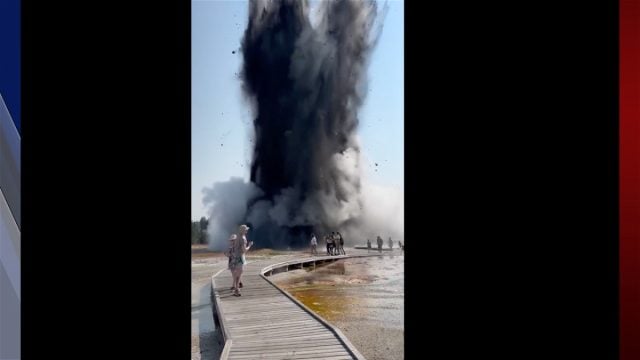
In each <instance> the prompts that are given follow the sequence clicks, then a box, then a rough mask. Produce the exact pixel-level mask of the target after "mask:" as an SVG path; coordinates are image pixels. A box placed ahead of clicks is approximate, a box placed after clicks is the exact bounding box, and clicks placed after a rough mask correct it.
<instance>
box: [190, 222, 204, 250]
mask: <svg viewBox="0 0 640 360" xmlns="http://www.w3.org/2000/svg"><path fill="white" fill-rule="evenodd" d="M201 233H202V230H201V229H200V223H199V222H198V221H192V222H191V244H198V243H199V242H200V238H201Z"/></svg>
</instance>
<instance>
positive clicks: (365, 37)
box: [205, 0, 381, 248]
mask: <svg viewBox="0 0 640 360" xmlns="http://www.w3.org/2000/svg"><path fill="white" fill-rule="evenodd" d="M318 11H319V13H318V15H319V18H318V21H317V23H316V24H312V23H311V19H310V17H309V15H310V13H309V6H308V2H307V1H300V0H263V1H258V0H254V1H250V3H249V21H248V25H247V29H246V30H245V33H244V37H243V40H242V50H241V53H242V57H243V67H242V71H241V79H242V86H243V91H244V94H245V96H246V97H247V98H248V99H249V100H250V102H251V103H252V104H253V107H254V108H253V110H254V115H255V118H254V120H253V130H254V133H255V141H254V148H253V157H252V163H251V173H250V181H251V185H250V186H248V187H247V189H249V190H250V191H249V193H250V196H245V198H243V197H239V200H240V201H243V200H246V203H244V204H242V205H243V206H241V208H242V210H246V212H245V213H244V216H243V217H239V216H238V217H237V220H236V222H248V223H249V224H250V225H251V226H252V230H251V232H250V234H251V239H252V240H253V241H254V242H255V243H256V245H258V246H266V247H274V248H282V247H289V246H290V247H298V246H306V245H307V244H308V241H309V235H310V233H311V232H316V233H317V234H325V233H326V232H331V231H341V232H342V233H343V234H345V233H349V232H350V231H349V229H353V228H354V227H358V226H359V225H361V224H362V222H363V221H364V220H363V219H362V215H363V204H364V203H366V202H365V201H363V197H362V191H361V190H362V184H361V178H360V176H361V169H360V146H359V144H358V141H357V138H356V129H357V128H358V116H357V115H358V109H359V108H360V106H361V105H362V103H363V101H364V98H365V95H366V92H367V86H366V76H365V75H366V67H367V65H368V60H369V57H370V55H371V52H372V50H373V48H374V47H375V44H376V42H377V39H378V36H379V34H380V30H381V26H379V25H380V22H379V21H376V20H377V13H378V9H377V5H376V3H375V2H373V1H364V0H329V1H322V2H321V3H320V5H319V9H318ZM236 185H237V184H236ZM218 188H219V189H220V188H221V185H218ZM235 188H236V189H239V188H240V186H239V185H238V186H236V187H235ZM221 195H222V194H220V193H219V194H218V201H217V204H218V205H216V204H215V203H216V202H215V201H213V202H212V203H214V205H213V207H212V215H213V213H215V212H216V211H215V209H216V207H217V208H218V209H220V208H224V207H225V206H224V205H220V204H224V203H225V201H220V197H221ZM222 198H224V196H222ZM236 200H238V199H236ZM206 202H207V200H206V199H205V203H206ZM227 203H228V202H227ZM245 204H246V209H245V207H244V205H245ZM235 211H236V212H239V211H240V210H235ZM213 221H214V222H215V221H216V220H215V219H213ZM227 222H229V223H230V222H231V221H230V219H229V218H226V219H225V220H224V223H225V224H223V227H226V226H227V225H226V223H227ZM234 225H235V224H234ZM218 227H220V226H218ZM233 229H234V228H233V227H230V228H229V229H228V231H233ZM212 230H213V229H212ZM218 230H220V229H218ZM210 233H211V235H212V237H213V239H212V240H213V241H212V243H213V244H214V245H213V246H212V248H215V247H216V245H215V244H216V243H218V242H219V241H216V240H217V239H218V238H220V239H222V238H226V237H227V236H228V233H226V232H225V233H223V234H217V233H213V232H210ZM359 240H361V239H359Z"/></svg>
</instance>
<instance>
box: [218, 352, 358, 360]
mask: <svg viewBox="0 0 640 360" xmlns="http://www.w3.org/2000/svg"><path fill="white" fill-rule="evenodd" d="M318 356H322V357H330V356H349V354H348V353H347V352H346V351H344V350H342V351H331V352H328V351H322V352H305V351H280V352H265V353H255V354H242V353H234V352H233V350H231V353H230V354H229V358H233V359H287V358H291V359H305V358H307V359H308V358H313V357H318Z"/></svg>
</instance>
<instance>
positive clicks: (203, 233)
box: [199, 216, 209, 244]
mask: <svg viewBox="0 0 640 360" xmlns="http://www.w3.org/2000/svg"><path fill="white" fill-rule="evenodd" d="M208 227H209V220H207V218H205V217H204V216H203V217H201V218H200V237H199V243H200V244H206V243H207V228H208Z"/></svg>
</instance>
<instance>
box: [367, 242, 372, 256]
mask: <svg viewBox="0 0 640 360" xmlns="http://www.w3.org/2000/svg"><path fill="white" fill-rule="evenodd" d="M369 251H371V240H369V239H367V253H369Z"/></svg>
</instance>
